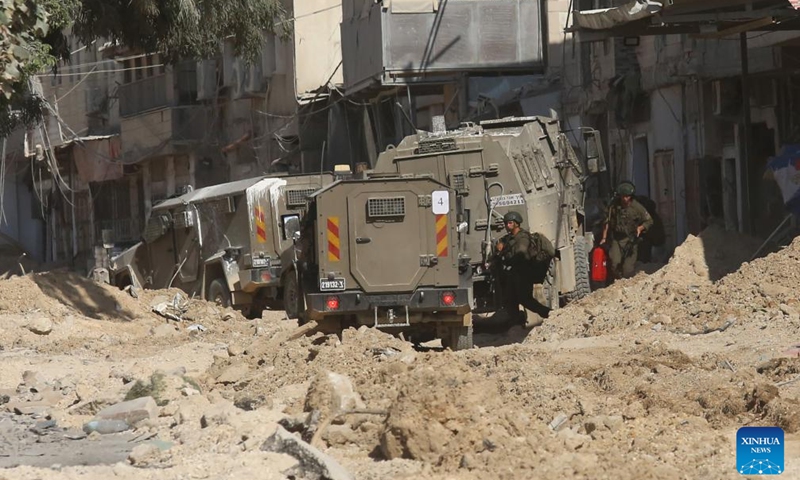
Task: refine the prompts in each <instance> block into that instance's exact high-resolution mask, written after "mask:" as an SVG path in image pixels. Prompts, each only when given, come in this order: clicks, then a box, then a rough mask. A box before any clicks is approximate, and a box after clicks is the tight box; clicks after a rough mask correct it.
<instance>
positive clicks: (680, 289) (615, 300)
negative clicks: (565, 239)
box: [526, 227, 800, 342]
mask: <svg viewBox="0 0 800 480" xmlns="http://www.w3.org/2000/svg"><path fill="white" fill-rule="evenodd" d="M748 242H750V243H752V242H753V240H752V239H748V238H747V237H742V236H737V235H736V234H728V235H727V236H726V235H725V232H722V231H720V230H719V229H718V228H716V227H715V228H714V229H713V230H711V231H706V232H703V234H701V235H700V236H699V237H691V236H690V238H689V239H687V241H686V242H685V243H684V244H682V245H681V246H680V247H678V248H677V249H676V251H675V256H674V257H673V258H672V259H671V260H670V262H669V263H668V264H667V265H666V266H664V267H663V268H662V269H660V270H658V271H657V272H655V273H653V274H651V275H647V274H644V273H639V274H638V275H637V276H635V277H634V278H632V279H627V280H621V281H618V282H616V283H615V284H614V285H612V286H610V287H608V288H605V289H602V290H599V291H597V292H595V293H594V294H592V295H591V296H590V297H587V298H586V299H584V300H583V301H581V302H577V303H576V304H573V305H571V306H570V307H568V308H565V309H562V310H559V311H556V312H554V314H553V316H552V318H553V320H552V322H548V323H547V324H546V325H545V326H544V327H543V328H542V329H541V330H540V331H539V332H536V334H535V335H532V336H530V337H528V338H527V339H526V342H539V341H541V340H542V339H543V338H544V339H547V338H551V339H552V338H553V335H555V338H565V337H572V336H595V335H603V334H607V333H612V332H617V331H621V330H626V331H629V330H635V329H653V330H655V331H662V330H663V331H669V332H673V333H678V334H684V335H699V334H705V333H709V332H712V331H722V330H725V329H727V328H730V327H731V326H733V325H736V324H742V323H746V322H753V321H761V320H762V319H763V320H769V321H770V322H778V323H779V324H784V325H786V326H792V325H794V324H796V323H797V321H798V320H800V314H798V311H800V305H797V302H798V299H797V296H796V295H795V294H794V289H795V288H796V285H798V284H800V283H798V282H800V239H797V240H795V241H794V242H793V243H792V244H791V245H789V246H788V247H786V248H785V249H783V250H781V251H779V252H776V253H773V254H770V255H769V256H767V257H764V258H759V259H757V260H754V261H753V262H744V263H742V262H743V259H744V258H745V255H752V251H754V250H751V249H750V248H749V246H747V244H748ZM743 245H745V246H743ZM756 248H757V246H756ZM748 252H749V253H748ZM735 266H738V270H736V271H733V272H732V273H729V274H727V275H725V276H724V277H721V278H720V279H718V280H717V281H712V280H713V279H714V278H715V277H716V276H717V275H719V274H720V273H721V272H724V271H726V270H731V269H732V268H734V267H735Z"/></svg>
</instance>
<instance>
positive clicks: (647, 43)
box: [2, 0, 800, 267]
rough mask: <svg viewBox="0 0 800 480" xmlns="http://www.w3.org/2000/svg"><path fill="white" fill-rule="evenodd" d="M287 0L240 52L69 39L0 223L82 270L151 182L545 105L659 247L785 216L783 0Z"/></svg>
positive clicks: (791, 42) (275, 166)
mask: <svg viewBox="0 0 800 480" xmlns="http://www.w3.org/2000/svg"><path fill="white" fill-rule="evenodd" d="M285 5H286V7H287V11H288V13H289V20H288V21H287V22H286V23H285V24H284V25H282V28H285V29H286V30H287V33H289V36H288V39H284V40H282V39H281V37H279V36H278V37H276V36H274V35H265V36H264V43H263V48H262V52H261V55H260V56H258V57H257V58H256V60H255V61H254V62H252V63H249V64H248V63H247V62H245V61H243V60H242V59H241V58H237V57H236V56H235V55H234V53H233V48H232V46H231V45H230V44H224V45H221V47H220V53H219V55H218V57H217V58H212V59H207V60H200V61H198V60H197V59H187V60H186V61H184V62H181V63H179V64H176V65H165V64H164V63H163V62H162V61H161V59H160V57H159V55H158V54H149V53H147V52H137V51H132V50H130V49H126V48H125V47H124V46H119V45H112V44H110V43H107V42H104V41H102V40H98V41H97V42H94V43H92V44H91V45H88V46H81V45H74V46H73V51H74V52H75V53H74V54H73V58H72V61H71V62H70V63H68V64H63V65H61V66H60V69H59V72H58V74H57V75H55V76H54V75H52V74H49V73H48V74H43V75H40V76H38V77H37V80H38V81H37V82H36V85H35V88H37V89H40V90H41V92H42V95H43V96H44V98H46V99H47V100H48V104H49V105H50V106H51V111H50V113H49V114H48V115H47V117H46V118H45V120H44V122H43V123H42V125H40V126H38V127H37V128H34V129H31V130H29V131H27V132H17V133H15V134H14V135H13V136H12V137H10V138H9V139H7V144H8V149H7V154H6V157H7V159H11V160H10V161H11V163H12V164H14V165H16V166H17V167H18V168H16V169H15V170H14V171H15V172H17V173H16V176H15V177H14V179H13V180H11V177H9V176H8V174H7V175H6V180H7V181H6V183H7V184H13V186H9V185H7V186H6V187H5V189H4V194H3V198H4V199H6V201H5V210H6V217H8V218H9V221H8V223H7V224H4V225H3V230H2V232H3V233H4V234H6V235H7V236H8V237H9V238H11V239H13V240H15V241H17V242H18V243H20V244H22V245H24V246H25V248H27V249H28V250H29V251H30V252H31V254H32V256H35V257H37V258H38V259H40V260H43V261H58V262H60V261H68V262H71V263H72V264H73V265H75V266H77V267H85V266H87V265H89V264H91V261H92V260H91V259H92V258H93V249H94V247H96V246H99V245H112V244H113V245H116V246H118V247H120V248H121V247H123V246H125V245H128V244H131V243H133V242H135V241H136V240H138V238H139V235H140V231H141V227H142V225H143V222H144V221H145V219H146V218H147V217H148V215H149V213H150V210H151V209H152V207H153V205H154V204H155V203H157V202H159V201H162V200H163V199H166V198H169V197H171V196H173V195H176V194H179V193H181V192H183V191H186V190H187V189H192V188H200V187H203V186H208V185H212V184H217V183H221V182H226V181H232V180H238V179H242V178H247V177H252V176H257V175H261V174H264V173H268V172H287V173H300V172H318V171H320V170H328V171H330V170H332V169H333V166H334V165H336V164H341V163H349V164H350V165H351V167H353V168H355V169H358V168H370V167H372V166H374V162H375V160H376V159H377V156H378V154H379V153H380V152H381V151H383V150H384V149H386V148H387V147H390V146H392V145H396V144H397V143H399V142H400V140H401V139H402V138H403V137H404V136H406V135H408V134H411V133H413V132H414V131H415V129H422V130H430V129H433V128H434V125H433V118H434V117H436V116H444V118H445V123H446V127H447V128H455V127H457V126H459V125H460V124H461V123H462V122H469V121H473V122H476V121H480V120H484V119H492V118H499V117H505V116H511V115H513V116H530V115H544V116H557V117H559V119H560V120H561V125H562V128H563V129H564V130H565V131H566V132H567V133H568V138H570V140H571V142H572V143H573V147H575V148H576V149H578V150H581V149H582V147H583V142H582V131H583V130H584V129H585V128H595V129H597V130H599V131H600V132H601V134H602V139H603V143H604V148H605V149H606V151H605V158H606V160H607V163H608V165H609V171H608V172H607V174H608V178H607V180H608V182H607V185H613V184H614V183H616V182H618V181H620V180H623V179H631V180H633V181H634V182H635V183H636V185H637V189H638V192H639V193H640V194H644V195H648V196H649V197H650V198H652V199H653V200H654V201H655V202H656V204H657V209H658V212H659V214H660V216H661V217H662V219H663V220H664V223H665V227H666V231H667V236H668V240H667V246H666V247H665V249H664V251H663V252H661V253H662V255H668V254H669V252H670V250H671V249H672V248H674V246H676V245H677V244H680V243H681V242H682V241H683V239H684V238H686V236H687V235H688V234H689V233H698V232H699V231H700V230H702V229H703V228H704V227H706V226H708V225H710V224H712V223H720V224H723V225H725V227H726V228H728V229H730V230H740V231H748V232H753V233H757V234H760V235H762V236H766V235H768V234H769V233H770V232H771V231H772V230H774V229H775V227H776V226H777V225H781V222H783V220H784V219H785V218H786V209H785V207H784V205H783V202H782V199H781V193H780V190H779V189H778V188H777V185H776V183H775V182H774V180H773V179H772V178H770V171H769V169H767V168H766V162H767V161H768V159H769V158H770V157H772V156H774V155H776V154H777V153H778V152H780V151H781V150H782V148H783V146H784V145H787V144H792V143H796V142H797V141H798V140H800V139H798V138H796V137H797V136H798V134H800V131H798V127H800V125H798V121H800V119H799V118H798V114H797V113H796V112H797V111H798V109H797V108H795V107H796V106H797V105H796V103H797V102H800V90H798V86H800V82H798V80H797V79H796V78H795V77H796V74H795V71H796V68H797V67H796V64H797V63H798V62H800V49H799V48H798V47H800V34H798V30H800V21H797V18H798V13H799V12H798V11H797V10H795V8H794V7H793V6H792V5H791V4H790V2H789V1H788V0H765V1H744V0H726V1H717V0H668V1H664V2H656V1H650V0H635V1H632V0H627V1H623V0H546V1H540V0H493V1H491V2H487V1H482V0H459V1H447V0H381V1H374V0H345V1H343V2H337V1H336V0H302V1H301V0H286V1H285ZM743 45H744V48H743ZM743 52H747V55H743ZM743 72H745V73H744V74H743ZM745 79H746V80H747V81H745ZM745 126H746V127H745ZM603 189H604V191H601V192H599V193H601V196H602V195H603V194H604V195H606V196H607V195H609V194H610V193H611V191H610V190H609V189H608V187H607V186H605V187H604V186H601V190H603ZM12 191H13V196H12ZM587 213H588V215H589V216H590V217H592V216H594V217H595V218H601V216H602V205H601V204H600V203H599V202H598V203H597V204H591V205H587ZM28 218H30V221H27V219H28ZM21 219H25V220H24V221H23V220H21Z"/></svg>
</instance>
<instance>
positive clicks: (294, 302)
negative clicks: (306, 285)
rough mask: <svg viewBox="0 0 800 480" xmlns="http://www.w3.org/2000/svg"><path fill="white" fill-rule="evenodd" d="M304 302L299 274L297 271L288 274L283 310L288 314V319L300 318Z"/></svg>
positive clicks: (284, 287)
mask: <svg viewBox="0 0 800 480" xmlns="http://www.w3.org/2000/svg"><path fill="white" fill-rule="evenodd" d="M302 301H303V298H302V293H301V292H300V285H299V284H298V282H297V274H296V273H295V271H290V272H287V273H286V280H285V281H284V282H283V310H284V311H285V312H286V317H288V318H289V319H290V320H294V319H296V318H299V317H300V313H301V312H302V311H303V308H302Z"/></svg>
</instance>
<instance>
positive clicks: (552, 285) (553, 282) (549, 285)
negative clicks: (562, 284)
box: [542, 258, 561, 310]
mask: <svg viewBox="0 0 800 480" xmlns="http://www.w3.org/2000/svg"><path fill="white" fill-rule="evenodd" d="M557 265H558V263H556V259H555V258H554V259H553V260H551V261H550V266H549V267H548V268H547V276H545V279H544V283H543V284H542V290H543V293H544V300H545V306H546V307H547V308H550V309H551V310H555V309H557V308H559V307H560V306H561V302H560V298H559V291H558V267H557Z"/></svg>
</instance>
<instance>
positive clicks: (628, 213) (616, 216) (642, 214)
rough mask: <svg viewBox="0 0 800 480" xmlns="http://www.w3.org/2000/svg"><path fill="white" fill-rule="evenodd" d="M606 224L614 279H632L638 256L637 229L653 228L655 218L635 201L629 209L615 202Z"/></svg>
mask: <svg viewBox="0 0 800 480" xmlns="http://www.w3.org/2000/svg"><path fill="white" fill-rule="evenodd" d="M606 222H607V223H608V236H609V237H610V238H609V240H610V242H611V245H610V247H609V249H608V259H609V262H610V264H611V265H610V266H611V273H612V275H613V277H614V278H628V277H631V276H633V271H634V267H635V265H636V257H637V256H638V245H637V238H636V229H637V228H638V227H639V226H640V225H641V226H643V227H644V228H645V230H647V229H649V228H650V227H652V226H653V217H651V216H650V214H649V213H647V209H645V208H644V206H642V204H641V203H639V202H637V201H636V200H635V199H633V200H631V203H630V205H628V206H627V207H623V206H622V205H621V204H620V202H614V204H613V205H612V206H611V208H610V209H609V211H608V217H607V218H606Z"/></svg>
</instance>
